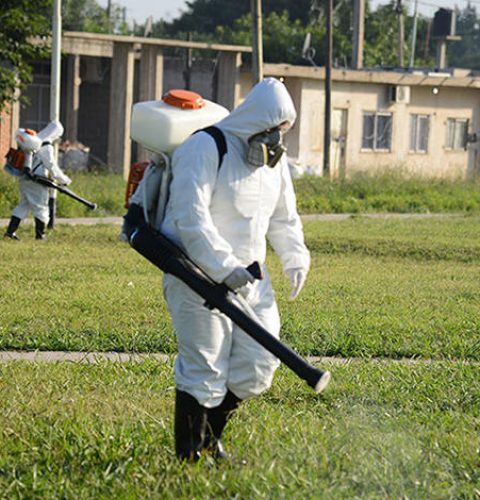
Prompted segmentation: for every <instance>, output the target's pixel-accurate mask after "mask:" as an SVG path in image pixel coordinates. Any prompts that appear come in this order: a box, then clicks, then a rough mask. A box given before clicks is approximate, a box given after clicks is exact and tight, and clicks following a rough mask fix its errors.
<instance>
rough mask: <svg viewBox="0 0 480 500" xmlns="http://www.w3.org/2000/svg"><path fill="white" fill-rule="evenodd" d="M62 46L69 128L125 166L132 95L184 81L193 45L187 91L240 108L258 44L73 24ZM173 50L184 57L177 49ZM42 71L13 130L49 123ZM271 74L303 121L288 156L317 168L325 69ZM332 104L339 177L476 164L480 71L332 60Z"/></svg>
mask: <svg viewBox="0 0 480 500" xmlns="http://www.w3.org/2000/svg"><path fill="white" fill-rule="evenodd" d="M62 47H63V54H64V56H63V61H62V92H61V119H62V122H63V123H64V125H65V129H66V132H65V137H66V138H67V139H70V140H72V141H75V140H79V141H81V142H82V143H84V144H85V145H87V146H89V147H90V148H91V152H92V157H96V158H100V159H101V160H102V161H104V162H105V163H107V164H108V165H109V166H110V167H111V168H114V169H116V170H117V171H123V173H124V175H127V174H128V171H129V167H130V164H131V163H132V162H134V161H137V160H139V159H145V158H146V152H145V151H143V150H142V148H140V147H138V145H136V144H134V143H132V141H131V140H130V138H129V127H130V113H131V106H132V104H133V103H135V102H137V101H144V100H152V99H159V98H161V96H162V94H163V93H164V92H166V91H168V90H170V89H172V88H184V86H185V82H186V70H187V68H186V67H185V61H186V60H187V57H186V55H187V54H188V51H189V50H196V51H197V52H196V54H197V55H198V54H206V55H208V57H206V56H205V57H204V58H202V59H200V58H194V59H193V63H192V65H191V67H190V68H189V69H188V81H189V82H190V88H191V90H194V91H197V92H199V93H200V94H202V95H203V96H204V97H205V98H207V99H212V100H215V101H217V102H219V103H220V104H223V105H224V106H226V107H227V108H228V109H232V108H233V107H234V106H236V105H237V104H239V103H240V102H241V100H242V98H243V97H244V96H245V95H246V94H247V92H248V91H249V90H250V88H251V85H252V79H251V73H250V70H249V68H248V67H246V66H245V64H243V63H242V55H243V54H245V53H249V52H251V48H250V47H243V46H226V45H217V44H205V43H198V42H187V41H179V40H161V39H151V38H140V37H128V36H117V35H99V34H93V33H68V32H67V33H64V35H63V40H62ZM173 48H175V50H176V51H177V53H178V51H180V57H178V56H177V57H176V58H172V57H170V55H169V51H171V50H172V49H173ZM182 51H183V52H184V53H185V56H184V57H182V56H181V53H182ZM205 51H208V52H205ZM35 68H36V74H35V80H34V82H33V84H32V85H30V87H29V89H28V91H27V93H28V95H29V97H30V99H31V105H30V106H29V107H27V108H24V109H22V110H20V112H18V109H17V108H18V106H17V107H14V110H13V113H12V117H14V118H15V119H12V120H11V126H10V128H11V130H14V129H15V127H18V126H19V124H21V125H22V126H26V127H31V128H37V129H38V128H40V127H42V126H43V125H45V123H46V122H48V109H49V105H48V99H49V87H50V86H49V62H48V61H44V62H39V63H38V64H36V65H35ZM264 74H265V75H266V76H269V75H270V76H275V77H278V78H282V79H283V80H284V82H285V84H286V86H287V87H288V89H289V90H290V92H291V94H292V96H293V99H294V101H295V105H296V107H297V111H298V119H297V122H296V124H295V126H294V128H293V129H292V131H290V132H289V134H288V136H287V145H288V155H289V158H290V160H291V162H292V163H294V164H297V165H298V166H299V167H300V169H301V170H302V171H304V172H308V173H314V174H321V173H322V170H323V160H324V154H323V151H324V116H325V70H324V68H316V67H304V66H288V65H281V64H265V65H264ZM331 102H332V113H331V146H330V165H331V174H332V175H333V176H342V175H347V176H348V175H351V174H353V173H355V172H359V171H370V172H374V171H376V170H382V169H386V168H389V169H392V168H393V169H401V170H402V171H408V172H411V173H413V174H416V175H424V176H441V177H447V178H458V177H462V178H463V177H468V176H471V175H474V174H478V173H480V143H479V142H478V141H477V140H476V138H477V136H480V78H475V77H474V76H470V75H469V72H468V71H459V70H456V71H454V72H452V73H450V72H449V73H435V72H431V73H430V72H425V71H413V72H408V71H395V70H392V71H384V70H340V69H334V70H333V71H332V95H331ZM2 130H3V129H0V134H2V133H4V132H3V131H2ZM0 139H1V137H0ZM4 142H5V141H4Z"/></svg>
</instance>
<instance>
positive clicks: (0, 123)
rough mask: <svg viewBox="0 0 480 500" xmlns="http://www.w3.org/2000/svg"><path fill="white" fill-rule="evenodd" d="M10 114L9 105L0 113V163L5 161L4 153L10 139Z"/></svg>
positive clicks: (6, 150) (8, 147)
mask: <svg viewBox="0 0 480 500" xmlns="http://www.w3.org/2000/svg"><path fill="white" fill-rule="evenodd" d="M11 133H12V116H11V113H10V107H8V108H7V109H6V111H3V112H2V114H1V115H0V165H3V164H4V163H5V155H6V154H7V152H8V150H9V149H10V144H11V141H12V136H11Z"/></svg>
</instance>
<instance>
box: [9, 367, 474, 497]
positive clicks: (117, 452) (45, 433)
mask: <svg viewBox="0 0 480 500" xmlns="http://www.w3.org/2000/svg"><path fill="white" fill-rule="evenodd" d="M328 368H329V369H331V370H332V373H333V382H332V385H331V387H330V388H329V389H328V390H327V392H325V394H324V396H322V397H317V396H315V395H314V394H313V393H312V392H311V391H310V390H309V389H308V388H307V387H306V386H305V385H303V384H300V383H299V382H298V380H297V379H296V378H295V377H294V376H293V375H292V374H291V372H289V371H287V369H285V368H281V369H280V371H279V373H278V375H277V377H276V379H275V383H274V385H273V387H272V389H271V390H270V391H269V392H268V393H267V394H265V395H263V396H262V397H260V398H258V399H255V400H252V401H248V402H246V403H245V404H244V405H243V407H241V408H240V410H239V412H238V413H237V414H236V415H235V417H234V418H233V420H232V421H231V424H230V425H229V427H228V428H227V431H226V435H225V442H226V445H227V446H228V448H229V449H231V451H232V454H233V457H232V458H233V460H232V463H231V464H227V465H224V466H219V467H216V468H215V467H213V468H212V466H211V464H209V463H208V462H207V461H205V462H202V463H200V464H198V465H196V466H190V465H189V466H184V465H180V464H179V463H178V462H177V461H176V460H175V459H174V458H173V454H174V453H173V431H172V429H173V420H172V417H173V400H174V396H173V394H174V387H173V384H172V380H171V364H166V365H161V364H156V363H150V362H145V363H142V364H139V365H136V364H127V365H118V364H117V365H114V364H108V363H105V364H101V365H97V366H93V365H77V364H68V363H62V364H56V365H45V364H36V365H35V364H24V363H9V364H7V365H0V377H1V379H2V381H3V382H2V384H1V385H0V398H1V401H2V412H1V415H0V423H1V426H0V429H1V430H0V450H1V451H0V490H1V491H2V492H3V495H4V498H26V497H27V498H113V497H115V496H117V497H119V498H151V497H154V498H299V499H300V498H302V499H303V498H312V499H313V498H332V499H333V498H475V497H478V495H479V489H478V487H479V482H480V456H479V447H480V438H479V436H480V423H479V417H480V412H479V408H480V399H479V391H478V389H479V386H478V384H479V380H478V366H470V365H466V364H464V363H462V362H455V363H444V362H439V363H433V364H417V365H401V364H392V363H369V362H367V361H359V362H354V363H349V364H346V365H331V366H328ZM242 459H245V460H247V464H246V465H240V461H241V460H242Z"/></svg>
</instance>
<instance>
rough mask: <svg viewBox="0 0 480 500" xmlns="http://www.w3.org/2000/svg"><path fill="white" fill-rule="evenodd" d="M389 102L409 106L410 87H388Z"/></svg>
mask: <svg viewBox="0 0 480 500" xmlns="http://www.w3.org/2000/svg"><path fill="white" fill-rule="evenodd" d="M388 100H389V101H390V102H396V103H403V104H408V103H409V102H410V87H409V86H408V85H390V86H389V87H388Z"/></svg>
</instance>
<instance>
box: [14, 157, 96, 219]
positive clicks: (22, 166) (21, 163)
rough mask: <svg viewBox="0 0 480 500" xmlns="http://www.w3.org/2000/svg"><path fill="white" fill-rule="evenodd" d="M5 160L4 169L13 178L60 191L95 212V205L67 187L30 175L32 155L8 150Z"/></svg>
mask: <svg viewBox="0 0 480 500" xmlns="http://www.w3.org/2000/svg"><path fill="white" fill-rule="evenodd" d="M5 158H6V160H7V162H6V164H5V167H4V169H5V171H6V172H7V173H8V174H10V175H13V176H14V177H23V176H26V177H28V178H29V179H30V180H31V181H33V182H36V183H37V184H41V185H42V186H46V187H49V188H53V189H56V190H57V191H60V193H63V194H66V195H67V196H70V198H73V199H74V200H76V201H78V202H80V203H82V204H83V205H85V206H87V207H88V208H89V209H90V210H95V209H96V208H97V204H96V203H92V202H91V201H88V200H86V199H85V198H82V197H81V196H79V195H78V194H76V193H74V192H73V191H71V190H70V189H68V188H67V187H65V186H61V185H60V184H57V183H55V182H53V181H52V180H51V179H48V178H47V177H44V176H42V175H36V174H34V173H32V170H31V166H32V153H24V152H23V151H22V150H21V149H15V148H10V149H9V151H8V153H7V154H6V156H5Z"/></svg>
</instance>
